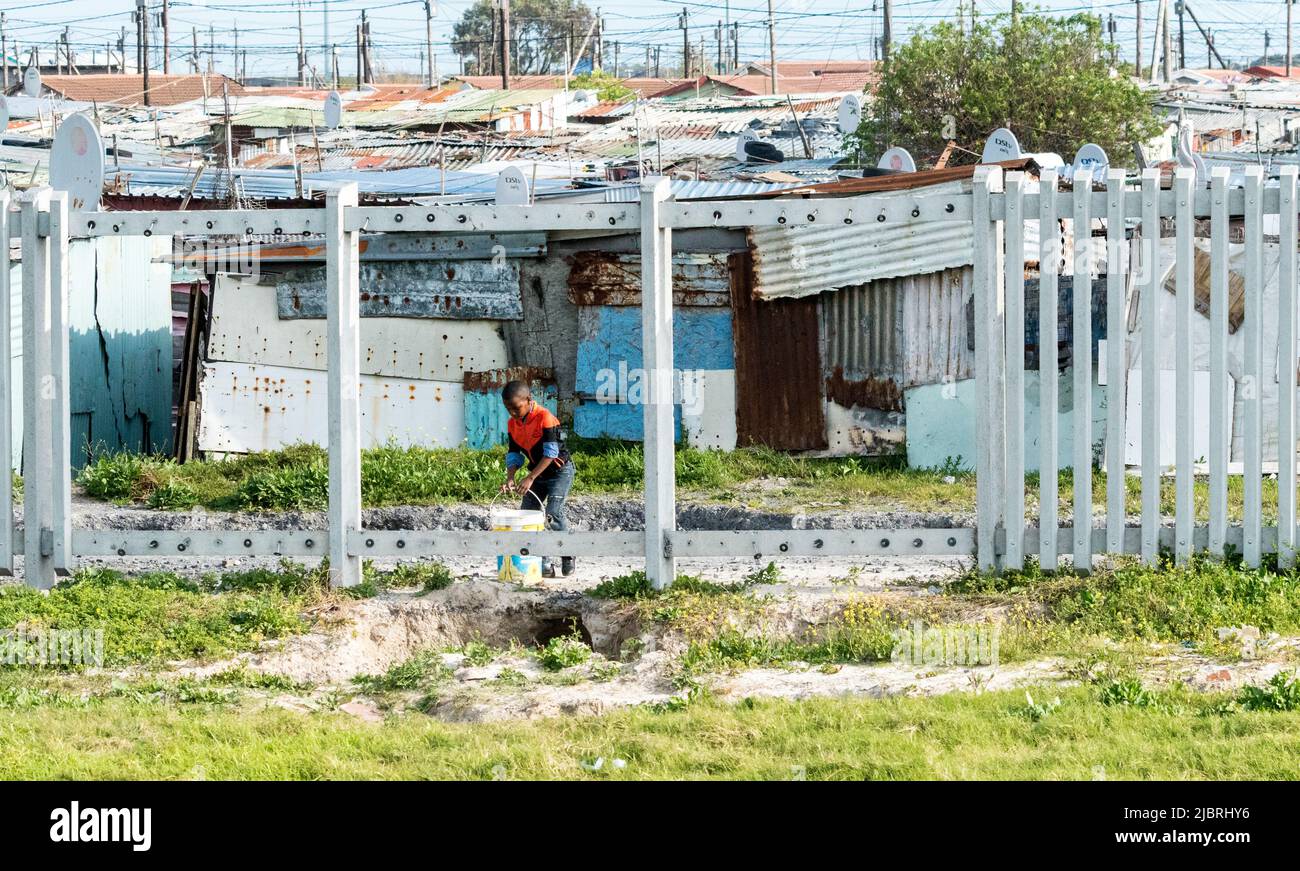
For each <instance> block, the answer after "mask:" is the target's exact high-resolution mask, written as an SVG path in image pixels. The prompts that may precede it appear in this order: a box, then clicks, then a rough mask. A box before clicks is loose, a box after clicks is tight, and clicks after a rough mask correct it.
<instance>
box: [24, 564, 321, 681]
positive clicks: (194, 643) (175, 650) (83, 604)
mask: <svg viewBox="0 0 1300 871" xmlns="http://www.w3.org/2000/svg"><path fill="white" fill-rule="evenodd" d="M299 606H300V602H299V601H298V600H297V599H295V598H293V597H291V596H289V595H286V594H285V592H283V591H282V590H280V589H276V588H274V587H267V588H263V589H258V590H255V591H254V590H251V589H250V590H247V591H240V592H231V593H225V594H221V595H213V594H210V593H206V592H203V591H202V590H201V589H200V588H199V586H198V585H197V584H195V583H193V582H192V581H188V580H186V579H184V578H181V577H179V576H177V575H174V574H172V573H170V572H151V573H148V574H144V575H140V576H138V577H126V576H124V575H123V574H121V573H120V572H116V571H113V570H111V569H100V568H96V569H85V570H82V571H80V572H78V573H77V574H76V575H75V576H74V577H73V578H71V579H70V580H68V581H65V582H64V583H62V584H59V585H58V586H56V587H55V588H54V589H52V590H50V591H49V593H48V594H44V593H42V592H40V591H38V590H34V589H32V588H30V587H27V586H18V585H6V586H2V587H0V626H18V625H25V626H27V627H29V628H31V629H37V628H43V629H70V630H87V629H88V630H91V631H94V630H98V629H102V630H103V632H104V660H105V664H106V665H109V666H120V665H126V664H132V663H158V662H163V661H166V660H174V659H189V658H195V657H202V658H208V657H215V656H220V655H226V654H230V653H233V652H236V651H241V650H251V649H254V648H256V647H257V646H258V644H259V643H260V642H261V641H262V640H264V639H269V638H281V637H283V636H285V635H289V634H293V633H297V632H301V631H302V630H303V629H304V628H305V624H304V623H303V622H302V620H301V618H300V617H299V616H298V610H299Z"/></svg>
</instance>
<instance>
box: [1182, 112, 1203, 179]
mask: <svg viewBox="0 0 1300 871" xmlns="http://www.w3.org/2000/svg"><path fill="white" fill-rule="evenodd" d="M1194 132H1195V131H1194V130H1193V129H1192V122H1191V121H1183V122H1182V123H1181V124H1179V125H1178V165H1179V166H1190V167H1192V168H1193V169H1195V170H1196V175H1197V177H1198V178H1204V177H1205V176H1206V175H1207V174H1208V173H1207V172H1206V169H1205V160H1204V159H1202V157H1201V156H1200V155H1199V154H1197V153H1196V152H1195V151H1193V150H1192V135H1193V134H1194Z"/></svg>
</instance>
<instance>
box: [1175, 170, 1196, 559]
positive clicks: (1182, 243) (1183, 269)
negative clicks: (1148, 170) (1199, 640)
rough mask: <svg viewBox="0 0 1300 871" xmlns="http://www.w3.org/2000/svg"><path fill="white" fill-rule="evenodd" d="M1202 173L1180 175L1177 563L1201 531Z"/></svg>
mask: <svg viewBox="0 0 1300 871" xmlns="http://www.w3.org/2000/svg"><path fill="white" fill-rule="evenodd" d="M1195 182H1196V171H1195V170H1194V169H1192V168H1191V167H1179V168H1178V170H1177V171H1176V172H1175V173H1174V294H1175V295H1174V413H1175V415H1176V420H1177V425H1176V426H1175V433H1174V442H1175V445H1174V466H1175V470H1174V558H1175V560H1177V562H1179V563H1185V562H1187V561H1188V560H1189V559H1191V557H1192V535H1193V531H1194V530H1195V528H1196V517H1195V514H1194V513H1193V512H1194V511H1195V505H1194V504H1193V502H1192V484H1193V481H1194V480H1195V478H1196V469H1195V467H1194V466H1193V463H1195V461H1196V457H1195V456H1194V455H1193V449H1192V444H1193V443H1192V436H1193V431H1192V426H1193V423H1194V415H1193V414H1192V397H1193V395H1194V393H1193V390H1192V313H1193V312H1194V311H1195V309H1194V303H1195V298H1196V288H1195V287H1194V286H1193V283H1192V281H1193V278H1192V277H1193V274H1194V270H1193V267H1194V266H1195V263H1196V247H1195V244H1194V239H1193V235H1192V234H1193V232H1194V231H1195V229H1196V225H1195V206H1196V204H1195V202H1194V201H1193V198H1194V197H1195V195H1196V194H1195Z"/></svg>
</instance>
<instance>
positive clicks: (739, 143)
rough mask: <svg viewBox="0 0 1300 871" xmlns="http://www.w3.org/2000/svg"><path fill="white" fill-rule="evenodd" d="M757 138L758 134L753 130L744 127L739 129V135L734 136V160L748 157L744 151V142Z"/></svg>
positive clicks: (742, 159) (743, 159)
mask: <svg viewBox="0 0 1300 871" xmlns="http://www.w3.org/2000/svg"><path fill="white" fill-rule="evenodd" d="M757 140H758V134H757V133H755V132H754V131H753V130H750V129H748V128H746V129H745V130H742V131H740V135H739V136H737V137H736V160H739V161H742V162H743V161H745V160H746V159H748V157H749V155H748V154H747V153H746V151H745V143H746V142H755V141H757Z"/></svg>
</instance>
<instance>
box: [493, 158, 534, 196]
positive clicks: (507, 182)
mask: <svg viewBox="0 0 1300 871" xmlns="http://www.w3.org/2000/svg"><path fill="white" fill-rule="evenodd" d="M528 201H529V196H528V179H527V178H526V177H525V176H524V171H523V170H522V169H520V168H519V167H517V166H507V167H506V168H505V169H503V170H501V172H500V173H498V174H497V205H498V206H526V205H528Z"/></svg>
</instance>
